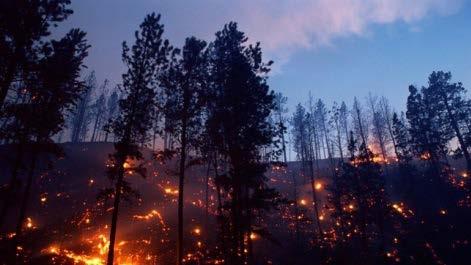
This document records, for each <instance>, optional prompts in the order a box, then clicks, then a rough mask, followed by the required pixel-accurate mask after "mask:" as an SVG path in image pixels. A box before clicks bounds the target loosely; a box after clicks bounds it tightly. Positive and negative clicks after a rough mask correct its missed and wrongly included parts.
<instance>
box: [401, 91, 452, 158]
mask: <svg viewBox="0 0 471 265" xmlns="http://www.w3.org/2000/svg"><path fill="white" fill-rule="evenodd" d="M422 90H425V89H424V88H423V89H422ZM409 93H410V94H409V97H408V98H407V112H406V117H407V119H408V121H409V125H410V127H409V133H410V136H411V143H412V144H413V147H414V153H415V155H416V156H417V157H419V158H421V159H423V160H426V161H429V162H430V165H432V166H437V165H438V164H439V162H440V160H441V159H442V158H443V157H445V156H446V154H447V143H448V141H449V140H450V139H451V135H450V132H449V131H448V129H447V128H445V127H444V126H443V124H442V121H441V120H442V119H440V118H439V115H438V113H437V112H438V111H439V110H438V109H437V106H436V105H433V101H432V99H431V98H430V97H429V96H428V95H426V94H424V93H422V92H419V90H418V89H417V88H416V87H414V86H409Z"/></svg>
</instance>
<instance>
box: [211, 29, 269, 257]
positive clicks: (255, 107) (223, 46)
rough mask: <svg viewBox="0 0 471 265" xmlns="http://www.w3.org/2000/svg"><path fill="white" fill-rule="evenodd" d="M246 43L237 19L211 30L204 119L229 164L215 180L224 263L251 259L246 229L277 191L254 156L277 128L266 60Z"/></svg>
mask: <svg viewBox="0 0 471 265" xmlns="http://www.w3.org/2000/svg"><path fill="white" fill-rule="evenodd" d="M246 42H247V38H246V37H245V35H244V33H243V32H241V31H239V30H238V29H237V24H236V23H229V24H227V25H225V26H224V29H223V30H221V31H219V32H217V33H216V40H215V41H214V43H213V44H212V49H211V68H212V72H211V74H212V78H211V80H212V85H211V89H213V91H212V92H211V94H212V95H214V102H213V103H212V104H214V105H213V106H212V107H211V110H212V112H211V113H210V114H209V117H208V123H209V124H213V125H214V124H215V126H211V127H210V128H211V129H212V130H215V131H211V132H210V133H209V134H210V135H214V136H215V140H214V142H215V143H217V153H218V154H220V155H221V156H222V157H224V158H225V159H227V161H228V166H229V170H228V172H227V174H225V175H218V176H217V180H216V181H218V182H220V183H221V186H222V188H223V189H224V190H225V192H226V193H227V194H229V199H228V201H227V202H226V203H225V205H224V206H223V211H224V213H223V214H224V215H225V216H226V218H227V219H226V220H227V221H228V222H226V224H223V225H226V226H227V228H226V230H225V231H228V233H227V237H228V242H229V248H228V249H227V250H226V253H224V255H225V257H226V258H225V260H227V263H228V264H242V263H244V262H247V263H248V264H253V262H254V261H253V254H252V239H251V238H250V234H251V233H252V232H254V230H258V229H255V228H256V227H257V226H256V225H257V216H258V214H260V213H261V212H262V211H263V210H264V209H265V210H267V209H270V208H271V207H272V206H273V203H274V200H275V198H276V196H277V194H276V193H275V192H274V191H273V190H272V189H269V188H268V187H267V185H266V176H265V175H264V173H265V171H266V166H267V165H266V164H263V163H261V161H262V157H261V155H260V150H262V148H263V147H268V146H270V145H272V143H273V136H274V135H275V134H276V131H277V129H276V128H274V127H273V126H272V123H270V121H269V117H270V113H271V112H272V111H273V110H274V108H275V104H274V93H273V92H272V91H270V90H269V87H268V85H267V83H266V74H267V73H268V71H269V68H268V67H269V65H270V64H271V62H270V63H268V64H266V63H263V61H262V54H261V48H260V45H259V44H258V43H257V44H255V45H248V46H247V45H246ZM219 134H220V136H218V135H219ZM260 231H261V230H260ZM258 233H261V234H262V232H258ZM244 249H246V250H247V251H246V252H244Z"/></svg>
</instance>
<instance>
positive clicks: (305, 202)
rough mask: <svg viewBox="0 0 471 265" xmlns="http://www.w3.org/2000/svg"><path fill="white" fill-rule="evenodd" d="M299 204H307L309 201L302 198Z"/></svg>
mask: <svg viewBox="0 0 471 265" xmlns="http://www.w3.org/2000/svg"><path fill="white" fill-rule="evenodd" d="M299 204H301V205H306V204H307V201H306V200H305V199H301V200H300V201H299Z"/></svg>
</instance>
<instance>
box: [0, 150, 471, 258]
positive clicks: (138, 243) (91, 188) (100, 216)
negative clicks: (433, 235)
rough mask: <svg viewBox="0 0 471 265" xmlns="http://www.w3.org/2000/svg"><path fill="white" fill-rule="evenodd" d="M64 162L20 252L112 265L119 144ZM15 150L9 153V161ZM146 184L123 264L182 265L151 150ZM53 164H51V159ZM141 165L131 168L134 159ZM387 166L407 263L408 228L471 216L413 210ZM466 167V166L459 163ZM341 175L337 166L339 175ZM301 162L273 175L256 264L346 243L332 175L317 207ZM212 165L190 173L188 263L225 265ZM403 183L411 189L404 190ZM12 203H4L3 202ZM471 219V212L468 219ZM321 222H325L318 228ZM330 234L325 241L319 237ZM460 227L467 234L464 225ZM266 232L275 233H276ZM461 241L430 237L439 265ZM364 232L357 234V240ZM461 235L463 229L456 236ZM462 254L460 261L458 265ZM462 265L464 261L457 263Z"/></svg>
mask: <svg viewBox="0 0 471 265" xmlns="http://www.w3.org/2000/svg"><path fill="white" fill-rule="evenodd" d="M63 147H64V150H65V154H66V155H65V156H64V157H61V158H59V159H58V160H57V161H54V167H50V166H49V165H48V163H45V162H44V163H43V164H42V165H41V167H40V170H38V177H37V178H36V179H35V185H34V189H33V195H32V199H31V203H30V205H29V211H28V215H27V219H26V222H25V224H24V230H25V231H26V234H25V239H24V240H22V241H21V244H20V247H19V248H18V249H17V251H18V253H19V255H20V256H21V257H23V259H24V260H25V262H26V263H29V264H90V265H100V264H105V263H106V262H105V261H106V255H107V252H108V243H109V242H108V238H109V222H110V215H111V210H112V200H104V199H103V198H100V193H101V191H102V190H103V189H106V188H109V187H110V185H111V184H110V182H109V180H108V179H107V178H106V176H105V170H106V167H107V166H109V164H108V163H109V162H108V159H107V157H108V156H107V154H108V153H111V152H112V150H113V149H112V148H113V146H112V145H111V144H105V143H89V144H88V143H87V144H74V145H72V144H64V145H63ZM8 152H9V151H8V148H4V149H3V150H2V156H4V157H5V158H6V157H8V154H9V153H8ZM144 157H145V158H146V159H145V163H146V168H147V178H146V179H142V178H140V177H138V176H135V174H133V173H130V174H128V175H126V178H127V179H129V180H130V181H131V183H132V186H133V187H134V188H135V189H136V190H137V191H138V192H139V194H138V195H137V194H136V197H135V198H132V200H129V201H128V202H125V203H123V204H122V206H121V208H120V213H119V214H120V218H119V224H118V234H117V244H116V247H115V249H116V253H117V254H116V262H117V264H173V263H174V259H175V258H174V257H175V240H176V225H177V224H176V216H177V196H178V189H177V178H176V176H175V172H174V169H175V166H176V165H175V164H174V162H169V163H166V164H161V163H158V162H157V161H156V160H155V159H153V158H152V154H151V152H150V151H149V150H147V151H146V152H145V153H144ZM43 160H45V158H43ZM130 163H132V162H130ZM384 165H385V171H386V172H387V176H389V177H388V178H387V180H388V183H387V185H386V187H387V189H388V193H389V194H392V196H391V204H390V205H388V207H389V208H390V209H391V211H392V212H393V214H395V215H396V217H397V220H398V223H397V224H396V226H397V227H396V228H397V229H395V230H394V232H391V233H390V234H389V235H388V238H390V240H391V242H390V244H389V245H388V247H387V249H385V251H384V255H385V258H387V259H390V261H391V262H392V263H402V261H404V258H407V254H404V253H407V250H402V249H401V248H403V247H404V245H403V244H402V241H403V240H405V239H406V238H409V239H411V240H419V239H417V237H418V236H417V235H411V232H409V231H408V229H407V226H408V225H411V224H414V225H416V224H419V225H420V223H421V222H427V221H426V219H425V217H428V218H439V220H438V222H437V224H436V229H442V230H443V229H445V230H450V231H451V230H453V229H456V227H459V228H460V227H462V224H465V223H466V222H468V221H469V220H470V216H469V213H468V212H469V211H457V210H453V209H447V208H443V207H440V203H437V202H436V201H435V200H434V199H433V197H432V194H430V191H425V190H420V188H419V190H415V191H414V192H417V193H427V192H428V193H429V194H428V195H426V196H423V197H427V196H429V195H430V201H428V202H426V201H422V202H420V203H421V204H420V205H421V206H422V207H421V209H417V208H418V207H416V208H413V207H409V206H408V205H407V203H406V202H404V201H403V198H402V197H401V194H403V191H404V189H405V187H404V186H403V185H404V184H403V182H401V181H400V180H399V179H397V178H395V177H393V176H395V175H397V172H395V170H396V169H395V168H394V167H393V166H391V165H389V166H387V165H386V163H384ZM456 166H457V167H459V166H460V165H456ZM1 169H2V170H3V172H2V183H5V182H6V181H7V177H6V176H8V175H9V174H8V172H9V168H8V166H7V165H2V166H1ZM337 170H338V169H337ZM299 171H300V165H299V164H298V163H290V164H289V166H288V168H284V167H277V166H274V167H272V168H271V169H270V171H269V172H268V173H267V177H268V178H269V183H270V186H272V187H275V188H276V189H277V190H278V191H279V192H280V194H281V195H282V196H283V198H285V201H284V202H283V203H282V204H281V205H280V206H279V209H278V211H273V212H271V213H269V214H268V215H266V216H265V217H263V218H264V220H261V221H260V222H259V223H260V224H262V225H261V226H260V227H258V228H256V229H254V233H252V235H250V237H251V239H253V241H254V253H255V259H256V260H257V261H258V262H259V263H260V264H305V263H303V260H304V261H305V260H308V259H311V260H314V259H319V257H322V259H323V260H325V261H326V262H325V264H332V262H331V261H329V260H330V259H329V258H328V256H329V255H332V252H331V249H332V248H333V247H334V246H335V245H336V244H338V243H339V241H341V240H343V239H341V238H340V235H338V232H337V231H338V230H337V229H336V226H338V225H339V224H338V223H336V221H335V218H333V217H332V216H331V214H332V212H333V208H332V206H331V204H330V203H329V196H330V186H331V184H332V180H331V179H330V178H327V177H324V178H317V179H316V180H315V182H314V190H315V191H316V194H317V198H316V200H317V209H318V212H317V213H315V212H314V211H313V209H314V206H315V203H314V198H313V196H312V187H311V186H310V180H309V178H308V177H307V176H304V175H302V174H299ZM320 171H321V172H320V174H321V175H325V176H328V163H327V162H326V161H321V163H320ZM206 177H207V169H206V166H204V165H203V166H197V167H193V168H192V169H190V170H189V177H188V178H187V181H186V185H185V222H184V224H185V228H184V231H185V235H184V238H185V263H187V264H223V263H224V261H223V260H218V259H215V258H212V257H214V256H215V255H213V253H214V252H217V251H218V249H217V247H216V246H217V245H218V244H217V240H218V239H217V236H216V235H217V232H218V229H217V227H218V224H217V218H216V211H217V200H216V192H215V187H214V183H213V178H212V177H211V176H209V182H208V184H209V185H208V193H207V196H208V197H207V198H208V208H206ZM466 178H467V176H461V175H459V174H458V175H450V179H449V184H450V189H449V191H450V196H453V197H456V194H455V193H456V192H457V191H458V190H459V189H460V188H462V187H463V185H464V184H463V183H464V180H466ZM401 185H402V186H401ZM3 199H5V198H3ZM467 199H469V197H466V196H465V197H463V198H462V199H461V200H458V202H459V204H460V205H461V206H459V207H458V209H467V208H468V207H469V205H468V204H469V202H468V200H467ZM10 201H12V202H13V205H12V207H11V209H10V212H9V215H8V219H7V222H6V226H4V227H5V228H6V229H5V230H4V231H2V238H1V247H2V249H6V248H7V246H8V242H9V239H10V238H12V237H13V233H12V231H14V227H13V224H14V223H15V221H16V220H15V218H16V216H17V209H18V205H17V204H18V203H17V202H18V201H19V197H18V198H16V197H15V198H10ZM356 207H357V206H356V205H355V204H354V203H351V204H346V205H345V206H344V209H343V210H344V211H345V212H346V213H350V212H355V211H356ZM463 213H465V214H463ZM317 222H319V224H318V223H317ZM320 229H321V230H322V235H323V236H322V237H318V236H315V235H316V234H318V230H320ZM460 229H461V228H460ZM267 231H268V232H269V233H267ZM463 232H464V233H463V234H462V236H461V237H460V238H456V237H452V236H450V237H444V238H442V239H441V240H440V241H439V242H440V244H439V245H438V246H437V244H436V241H434V240H433V239H430V240H429V241H428V240H427V238H428V236H427V235H422V238H421V239H420V240H423V251H424V255H426V256H429V257H430V258H431V259H433V260H435V261H436V263H437V264H446V263H445V262H444V261H443V260H442V259H443V258H442V256H443V255H444V253H446V255H445V256H448V255H449V253H453V252H450V251H455V253H458V255H463V252H466V250H467V249H469V247H468V240H467V238H469V237H468V234H467V233H469V232H466V231H463ZM355 233H357V231H356V229H352V231H351V234H346V235H345V236H346V237H347V238H348V237H353V236H354V234H355ZM453 233H454V234H456V231H453ZM459 257H461V256H457V257H456V259H458V258H459ZM455 264H459V263H455Z"/></svg>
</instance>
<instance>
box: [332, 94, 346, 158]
mask: <svg viewBox="0 0 471 265" xmlns="http://www.w3.org/2000/svg"><path fill="white" fill-rule="evenodd" d="M331 113H332V115H331V117H330V120H329V123H330V126H332V127H333V128H334V130H335V134H336V135H335V137H336V140H337V148H338V149H339V155H340V160H341V161H343V144H342V134H343V133H342V109H341V107H339V105H338V103H337V102H335V101H334V104H333V105H332V111H331Z"/></svg>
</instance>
